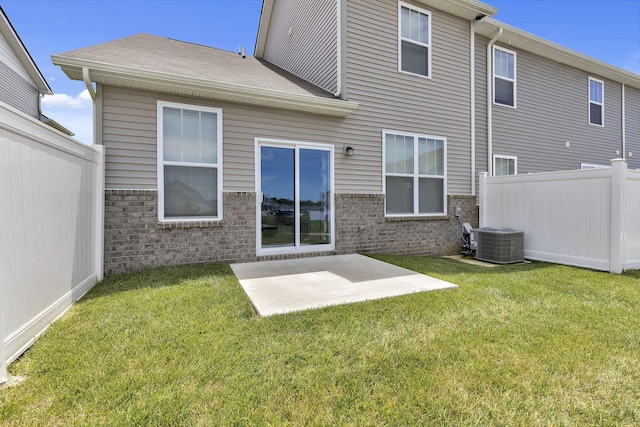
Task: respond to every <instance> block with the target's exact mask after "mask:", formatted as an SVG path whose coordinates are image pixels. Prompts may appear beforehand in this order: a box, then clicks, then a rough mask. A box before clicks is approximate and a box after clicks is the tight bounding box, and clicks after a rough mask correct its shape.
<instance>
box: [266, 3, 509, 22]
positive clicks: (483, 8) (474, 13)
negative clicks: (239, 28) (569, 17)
mask: <svg viewBox="0 0 640 427" xmlns="http://www.w3.org/2000/svg"><path fill="white" fill-rule="evenodd" d="M265 1H266V0H265ZM414 1H415V2H416V3H420V4H423V5H425V6H428V7H433V8H435V9H438V10H441V11H443V12H447V13H449V14H450V15H453V16H457V17H458V18H463V19H467V20H469V21H473V20H474V19H476V18H478V17H479V16H492V15H495V14H496V13H498V9H497V8H495V7H493V6H490V5H488V4H486V3H482V2H480V1H477V0H414Z"/></svg>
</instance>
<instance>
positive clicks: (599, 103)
mask: <svg viewBox="0 0 640 427" xmlns="http://www.w3.org/2000/svg"><path fill="white" fill-rule="evenodd" d="M592 81H593V82H596V83H600V85H601V86H602V102H596V101H592V100H591V82H592ZM588 101H589V113H588V115H589V124H590V125H591V126H597V127H600V128H603V127H604V81H603V80H600V79H596V78H593V77H589V98H588ZM591 104H596V105H599V106H600V107H601V109H600V111H601V113H600V114H601V115H602V117H600V119H601V121H602V124H601V125H599V124H597V123H592V122H591Z"/></svg>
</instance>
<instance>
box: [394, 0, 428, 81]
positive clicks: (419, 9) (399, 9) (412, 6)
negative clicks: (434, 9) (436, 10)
mask: <svg viewBox="0 0 640 427" xmlns="http://www.w3.org/2000/svg"><path fill="white" fill-rule="evenodd" d="M403 7H406V8H407V9H410V10H415V11H416V12H420V13H422V14H424V15H427V16H428V17H429V44H425V43H420V42H418V41H415V40H412V39H407V38H404V37H402V8H403ZM432 27H433V20H432V18H431V12H429V11H428V10H425V9H422V8H420V7H416V6H414V5H412V4H409V3H404V2H398V71H399V72H401V73H403V74H408V75H410V76H418V77H422V78H423V79H431V76H432V74H433V67H432V66H431V52H432V51H433V47H432V45H433V41H432V39H431V28H432ZM403 40H404V41H407V42H409V43H413V44H417V45H418V46H423V47H426V48H427V75H426V76H423V75H422V74H416V73H411V72H409V71H404V70H403V69H402V41H403Z"/></svg>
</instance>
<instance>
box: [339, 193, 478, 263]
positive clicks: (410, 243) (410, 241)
mask: <svg viewBox="0 0 640 427" xmlns="http://www.w3.org/2000/svg"><path fill="white" fill-rule="evenodd" d="M447 205H448V209H449V212H448V215H442V216H437V217H399V218H395V217H393V218H392V217H389V218H385V216H384V195H381V194H379V195H378V194H336V252H338V253H353V252H378V253H392V254H423V255H452V254H456V253H459V252H460V248H461V245H462V240H461V236H462V227H461V225H460V223H459V222H458V221H457V219H456V218H455V207H456V206H459V207H460V209H461V217H460V219H461V220H462V222H469V223H471V225H472V226H473V227H477V226H478V207H477V206H476V198H475V196H448V201H447Z"/></svg>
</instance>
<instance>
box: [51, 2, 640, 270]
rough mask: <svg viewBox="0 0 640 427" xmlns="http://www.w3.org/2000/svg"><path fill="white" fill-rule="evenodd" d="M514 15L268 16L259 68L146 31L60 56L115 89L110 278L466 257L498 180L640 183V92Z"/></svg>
mask: <svg viewBox="0 0 640 427" xmlns="http://www.w3.org/2000/svg"><path fill="white" fill-rule="evenodd" d="M496 12H497V10H496V9H495V8H493V7H491V6H490V5H487V4H484V3H481V2H478V1H475V0H420V1H397V0H381V1H376V2H370V1H365V0H320V1H311V0H305V1H293V0H265V1H264V3H263V8H262V15H261V19H260V26H259V29H258V36H257V42H256V48H255V57H245V55H242V54H236V53H231V52H224V51H220V50H217V49H214V48H210V47H206V46H200V45H194V44H190V43H185V42H179V41H175V40H170V39H165V38H161V37H156V36H151V35H145V34H139V35H135V36H132V37H128V38H125V39H120V40H116V41H113V42H109V43H105V44H102V45H98V46H93V47H88V48H83V49H79V50H75V51H71V52H66V53H63V54H59V55H54V56H53V57H52V59H53V62H54V63H55V64H56V65H59V66H60V67H61V68H62V69H63V71H64V72H65V73H66V74H67V75H68V76H69V77H70V78H72V79H77V80H84V81H85V83H86V84H87V86H88V87H89V88H90V91H94V87H93V86H92V85H93V84H94V83H95V99H94V109H95V118H96V123H95V129H96V132H95V143H96V144H100V145H103V146H104V147H105V149H106V192H105V272H106V273H107V274H109V273H117V272H123V271H128V270H135V269H140V268H145V267H150V266H156V265H167V264H184V263H196V262H212V261H254V260H262V259H274V258H285V257H299V256H311V255H327V254H338V253H353V252H387V253H398V254H409V253H412V254H432V255H436V254H438V255H442V254H452V253H456V252H457V251H458V250H459V248H460V224H459V222H458V219H460V220H462V221H464V222H471V223H472V224H477V219H478V211H477V205H476V189H477V181H478V180H477V177H478V174H479V172H482V171H487V170H488V171H490V172H491V173H496V174H504V173H516V172H517V173H528V172H537V171H544V170H564V169H579V168H580V167H589V166H597V165H607V164H609V160H610V159H611V158H613V157H621V156H624V157H625V158H627V161H628V163H629V164H630V166H631V167H640V162H638V163H637V164H636V159H637V158H638V156H640V151H639V149H638V148H637V146H639V145H640V76H639V75H636V74H634V73H631V72H628V71H624V70H621V69H618V68H615V67H612V66H610V65H607V64H604V63H602V62H599V61H596V60H594V59H591V58H587V57H585V56H583V55H580V54H577V53H575V52H572V51H569V50H568V49H565V48H563V47H561V46H558V45H555V44H552V43H550V42H548V41H545V40H542V39H540V38H538V37H536V36H533V35H531V34H527V33H525V32H523V31H520V30H518V29H515V28H513V27H510V26H508V25H506V24H504V23H501V22H499V21H496V20H494V19H493V18H491V16H492V15H494V14H495V13H496ZM310 17H313V19H311V18H310ZM541 85H542V86H544V87H546V88H548V90H547V91H541V90H540V87H541ZM541 93H548V94H549V96H551V95H555V98H554V99H552V100H549V99H546V98H545V97H544V96H542V95H541ZM634 152H636V153H638V154H637V155H636V157H634V156H633V153H634ZM457 213H459V218H458V217H456V214H457Z"/></svg>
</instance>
